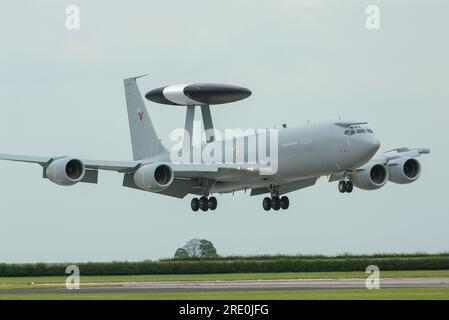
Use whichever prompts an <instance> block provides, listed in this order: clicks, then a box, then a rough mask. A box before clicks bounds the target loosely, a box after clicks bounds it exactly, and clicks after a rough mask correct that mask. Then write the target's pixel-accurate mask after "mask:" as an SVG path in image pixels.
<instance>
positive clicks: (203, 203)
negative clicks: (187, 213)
mask: <svg viewBox="0 0 449 320" xmlns="http://www.w3.org/2000/svg"><path fill="white" fill-rule="evenodd" d="M199 207H200V209H201V210H202V211H207V210H208V209H209V201H208V200H207V197H204V196H202V197H201V198H200V200H199Z"/></svg>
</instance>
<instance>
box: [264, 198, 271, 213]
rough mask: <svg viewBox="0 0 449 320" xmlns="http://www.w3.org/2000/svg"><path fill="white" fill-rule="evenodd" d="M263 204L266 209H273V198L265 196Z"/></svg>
mask: <svg viewBox="0 0 449 320" xmlns="http://www.w3.org/2000/svg"><path fill="white" fill-rule="evenodd" d="M262 206H263V209H264V210H265V211H270V209H271V199H270V198H268V197H265V198H263V201H262Z"/></svg>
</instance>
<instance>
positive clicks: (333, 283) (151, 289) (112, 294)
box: [0, 270, 449, 300]
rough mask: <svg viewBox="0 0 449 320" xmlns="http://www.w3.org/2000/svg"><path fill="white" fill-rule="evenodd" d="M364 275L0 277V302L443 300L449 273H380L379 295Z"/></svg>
mask: <svg viewBox="0 0 449 320" xmlns="http://www.w3.org/2000/svg"><path fill="white" fill-rule="evenodd" d="M366 277H367V274H366V273H364V272H313V273H311V272H305V273H241V274H206V275H139V276H84V277H81V290H76V293H75V292H74V291H73V290H66V289H65V286H64V282H65V278H64V277H5V278H1V277H0V299H250V300H251V299H445V300H449V270H433V271H425V270H424V271H384V272H382V273H381V283H382V285H381V289H380V290H367V289H364V288H363V286H364V278H366Z"/></svg>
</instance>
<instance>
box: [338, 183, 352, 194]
mask: <svg viewBox="0 0 449 320" xmlns="http://www.w3.org/2000/svg"><path fill="white" fill-rule="evenodd" d="M353 188H354V184H353V183H352V181H351V180H348V181H345V180H341V181H340V182H339V183H338V191H340V192H341V193H345V192H347V193H351V192H352V189H353Z"/></svg>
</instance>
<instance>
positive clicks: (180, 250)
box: [175, 248, 189, 258]
mask: <svg viewBox="0 0 449 320" xmlns="http://www.w3.org/2000/svg"><path fill="white" fill-rule="evenodd" d="M188 256H189V253H188V252H187V250H186V249H184V248H178V250H176V252H175V258H187V257H188Z"/></svg>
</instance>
